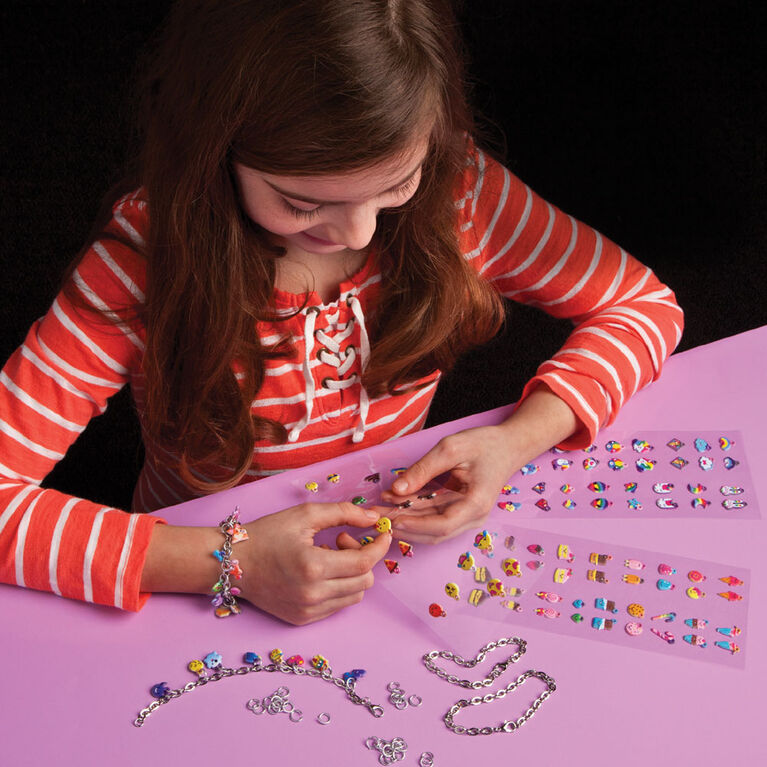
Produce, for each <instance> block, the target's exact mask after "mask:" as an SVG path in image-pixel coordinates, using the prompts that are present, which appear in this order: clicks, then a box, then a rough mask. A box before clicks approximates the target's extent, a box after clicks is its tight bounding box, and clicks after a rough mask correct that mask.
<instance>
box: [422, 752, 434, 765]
mask: <svg viewBox="0 0 767 767" xmlns="http://www.w3.org/2000/svg"><path fill="white" fill-rule="evenodd" d="M433 765H434V754H432V752H431V751H424V752H423V753H422V754H421V756H420V757H418V767H433Z"/></svg>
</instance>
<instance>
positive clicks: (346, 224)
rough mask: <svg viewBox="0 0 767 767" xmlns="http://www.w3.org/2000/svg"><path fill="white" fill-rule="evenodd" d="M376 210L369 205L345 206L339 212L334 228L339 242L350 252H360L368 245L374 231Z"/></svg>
mask: <svg viewBox="0 0 767 767" xmlns="http://www.w3.org/2000/svg"><path fill="white" fill-rule="evenodd" d="M377 216H378V208H377V207H375V206H374V205H371V204H369V203H361V204H359V205H345V206H344V207H343V208H342V209H341V210H339V215H338V220H337V222H336V226H337V227H338V237H337V238H334V239H337V241H339V242H343V243H344V245H346V247H347V248H350V249H351V250H362V249H363V248H366V247H367V246H368V245H369V244H370V240H372V239H373V234H374V233H375V230H376V223H377V221H376V219H377Z"/></svg>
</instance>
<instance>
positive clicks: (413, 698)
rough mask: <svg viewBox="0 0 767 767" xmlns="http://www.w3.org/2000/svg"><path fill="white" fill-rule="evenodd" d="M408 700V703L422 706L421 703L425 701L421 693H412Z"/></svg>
mask: <svg viewBox="0 0 767 767" xmlns="http://www.w3.org/2000/svg"><path fill="white" fill-rule="evenodd" d="M407 702H408V703H409V704H410V705H411V706H420V705H421V703H423V698H422V697H421V696H420V695H411V696H410V697H409V698H408V699H407Z"/></svg>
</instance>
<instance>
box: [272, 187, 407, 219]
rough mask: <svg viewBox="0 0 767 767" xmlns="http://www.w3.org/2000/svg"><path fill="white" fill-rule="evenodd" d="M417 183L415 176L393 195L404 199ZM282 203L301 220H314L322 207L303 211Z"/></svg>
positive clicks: (284, 202)
mask: <svg viewBox="0 0 767 767" xmlns="http://www.w3.org/2000/svg"><path fill="white" fill-rule="evenodd" d="M417 183H418V182H417V181H416V177H415V176H413V178H411V179H410V180H409V181H406V182H405V183H404V184H402V186H400V187H398V188H397V189H395V190H394V191H393V192H392V194H393V195H396V196H397V197H404V196H405V195H406V194H409V193H410V191H411V190H412V189H413V187H414V186H415V185H416V184H417ZM280 201H281V202H282V204H283V205H284V206H285V210H286V211H287V212H288V213H291V214H292V215H294V216H295V217H296V218H301V219H304V220H308V219H312V218H314V217H315V216H316V215H318V214H319V212H320V208H321V207H322V205H318V206H317V207H316V208H313V209H312V210H303V209H302V208H297V207H296V206H295V205H291V204H290V203H289V202H288V201H287V200H286V199H285V198H284V197H280Z"/></svg>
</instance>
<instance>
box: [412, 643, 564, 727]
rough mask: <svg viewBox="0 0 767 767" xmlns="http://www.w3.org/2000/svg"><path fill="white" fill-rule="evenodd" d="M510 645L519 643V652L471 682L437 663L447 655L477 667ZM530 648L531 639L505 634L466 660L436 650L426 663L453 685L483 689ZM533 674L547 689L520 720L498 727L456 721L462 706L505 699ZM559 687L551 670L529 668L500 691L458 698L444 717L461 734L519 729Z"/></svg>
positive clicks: (458, 662)
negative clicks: (470, 725)
mask: <svg viewBox="0 0 767 767" xmlns="http://www.w3.org/2000/svg"><path fill="white" fill-rule="evenodd" d="M509 644H513V645H516V647H517V650H516V652H514V653H512V654H511V655H509V657H508V658H506V660H503V661H500V662H498V663H496V664H495V665H494V666H493V667H492V668H491V669H490V672H489V673H488V675H487V676H486V677H485V678H484V679H478V680H475V681H473V682H472V681H469V680H468V679H459V678H458V677H457V676H456V675H455V674H449V673H448V672H447V671H445V670H444V669H442V668H440V667H439V666H437V664H436V663H435V662H434V661H435V660H436V659H437V658H444V659H445V660H450V661H452V662H453V663H455V664H456V665H458V666H462V667H464V668H474V666H476V665H477V664H478V663H481V662H482V661H483V660H484V659H485V657H486V656H487V654H488V653H489V652H492V651H493V650H496V649H498V648H499V647H505V646H506V645H509ZM526 650H527V642H526V641H525V640H524V639H520V638H519V637H504V638H501V639H498V640H497V641H495V642H489V643H488V644H486V645H485V646H484V647H483V648H481V649H480V650H479V652H478V653H477V654H476V655H475V656H474V657H473V658H471V659H469V660H466V659H465V658H463V657H461V656H460V655H457V654H455V653H452V652H450V651H448V650H432V651H431V652H428V653H426V654H425V655H424V656H423V662H424V665H425V666H426V668H427V669H428V670H429V671H431V672H432V673H433V674H436V675H437V676H438V677H439V678H440V679H444V680H445V681H446V682H449V683H450V684H455V685H458V686H459V687H464V688H466V689H470V690H479V689H481V688H483V687H489V686H490V685H492V684H493V682H495V680H496V679H498V677H499V676H500V675H501V674H503V673H504V672H505V671H506V669H507V668H508V667H509V666H510V665H512V664H514V663H516V662H517V661H518V660H519V659H520V658H521V657H522V656H523V655H524V654H525V652H526ZM530 677H535V678H536V679H540V680H541V681H542V682H543V683H544V684H545V685H546V689H545V690H544V691H543V692H541V694H540V695H539V696H538V697H537V698H536V699H535V700H534V701H533V702H532V704H531V705H530V707H529V708H528V709H527V711H525V713H524V714H522V715H521V716H519V717H518V718H517V719H515V720H505V721H503V722H501V724H499V725H496V726H495V727H464V726H463V725H460V724H456V723H455V721H454V717H455V715H456V714H457V713H458V712H459V711H460V710H461V709H462V708H466V707H467V706H480V705H482V704H483V703H492V702H493V701H494V700H501V699H503V698H505V697H506V696H507V695H508V694H509V693H511V692H513V691H514V690H516V689H517V687H519V686H520V685H522V684H524V683H525V681H526V680H528V679H529V678H530ZM556 689H557V685H556V682H555V681H554V679H552V677H550V676H549V675H548V674H547V673H545V672H544V671H535V670H533V669H529V670H528V671H525V672H524V673H522V674H520V675H519V676H518V677H517V678H516V679H515V680H514V681H513V682H509V684H507V685H506V687H504V688H502V689H500V690H498V691H497V692H494V693H488V694H487V695H477V696H475V697H473V698H468V699H467V698H462V699H461V700H458V701H456V702H455V703H454V704H453V705H452V706H451V707H450V709H449V710H448V711H447V713H446V714H445V716H444V717H443V720H444V722H445V726H446V727H447V728H448V729H449V730H452V731H453V732H454V733H456V734H457V735H492V734H493V733H496V732H515V731H516V730H518V729H519V728H520V727H521V726H522V725H523V724H524V723H525V722H527V720H528V719H530V718H531V717H532V716H533V715H534V714H535V713H536V712H537V711H538V709H539V708H540V707H541V704H542V703H543V701H545V700H546V698H548V697H549V696H550V695H551V693H552V692H554V690H556Z"/></svg>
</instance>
